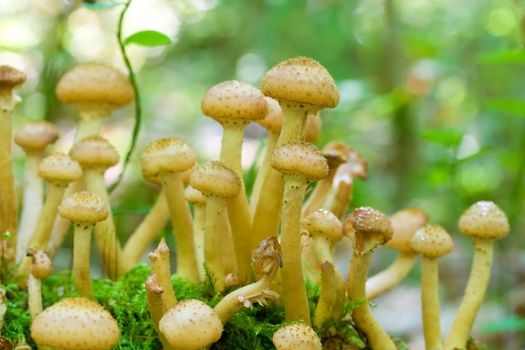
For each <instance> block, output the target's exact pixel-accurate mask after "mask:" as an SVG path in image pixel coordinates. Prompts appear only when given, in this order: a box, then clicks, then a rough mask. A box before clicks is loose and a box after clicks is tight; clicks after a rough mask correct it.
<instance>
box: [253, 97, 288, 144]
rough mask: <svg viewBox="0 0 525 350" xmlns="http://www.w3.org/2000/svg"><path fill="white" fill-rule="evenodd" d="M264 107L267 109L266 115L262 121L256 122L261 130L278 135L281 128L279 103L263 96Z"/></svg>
mask: <svg viewBox="0 0 525 350" xmlns="http://www.w3.org/2000/svg"><path fill="white" fill-rule="evenodd" d="M264 99H265V100H266V106H267V108H268V110H267V112H266V115H265V116H264V118H263V119H260V120H258V121H257V123H259V124H260V125H261V126H262V127H263V128H265V129H267V130H268V132H271V133H274V134H277V135H279V134H280V133H281V128H282V126H283V111H282V110H281V106H279V102H277V101H276V100H274V99H273V98H271V97H267V96H265V97H264Z"/></svg>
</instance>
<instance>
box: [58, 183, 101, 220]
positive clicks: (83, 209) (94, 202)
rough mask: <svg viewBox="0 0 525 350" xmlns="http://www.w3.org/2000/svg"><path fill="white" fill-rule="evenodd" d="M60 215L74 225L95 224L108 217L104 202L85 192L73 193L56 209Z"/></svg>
mask: <svg viewBox="0 0 525 350" xmlns="http://www.w3.org/2000/svg"><path fill="white" fill-rule="evenodd" d="M58 212H59V213H60V215H61V216H62V217H64V218H66V219H69V220H71V221H72V222H74V223H81V224H93V225H94V224H96V223H97V222H99V221H102V220H104V219H106V218H107V217H108V214H109V213H108V208H107V207H106V205H105V204H104V201H103V200H102V199H101V198H100V197H98V196H96V195H94V194H92V193H89V192H87V191H82V192H77V193H73V194H72V195H71V196H69V197H67V198H65V199H64V200H63V201H62V203H61V204H60V206H59V207H58Z"/></svg>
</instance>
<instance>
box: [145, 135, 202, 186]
mask: <svg viewBox="0 0 525 350" xmlns="http://www.w3.org/2000/svg"><path fill="white" fill-rule="evenodd" d="M196 159H197V155H196V154H195V152H194V151H193V150H192V149H191V148H190V146H188V145H187V144H186V143H185V142H183V141H181V140H179V139H177V138H175V137H166V138H162V139H158V140H155V141H153V142H151V143H150V144H149V145H148V146H147V147H146V148H145V149H144V152H142V156H141V157H140V166H141V168H142V174H143V175H144V177H145V178H146V179H147V180H148V181H151V182H158V177H159V175H160V174H161V173H163V172H177V173H178V172H183V171H185V170H188V169H191V168H192V167H193V166H194V165H195V160H196Z"/></svg>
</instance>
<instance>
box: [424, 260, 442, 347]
mask: <svg viewBox="0 0 525 350" xmlns="http://www.w3.org/2000/svg"><path fill="white" fill-rule="evenodd" d="M421 286H423V287H422V288H421V302H422V307H423V331H424V334H425V345H426V349H427V350H441V349H443V343H442V341H441V328H440V324H441V319H440V307H439V265H438V260H437V259H435V258H427V257H423V265H422V269H421Z"/></svg>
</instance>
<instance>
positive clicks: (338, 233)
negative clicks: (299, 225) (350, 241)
mask: <svg viewBox="0 0 525 350" xmlns="http://www.w3.org/2000/svg"><path fill="white" fill-rule="evenodd" d="M303 229H304V230H306V231H308V233H309V234H310V235H312V236H320V237H323V238H326V239H328V240H330V241H333V242H337V241H340V240H341V239H342V238H343V224H342V223H341V221H340V220H339V219H338V218H337V217H336V216H335V215H334V214H332V212H330V211H329V210H326V209H318V210H316V211H314V212H311V213H310V214H308V215H307V216H306V217H305V218H304V219H303Z"/></svg>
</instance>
